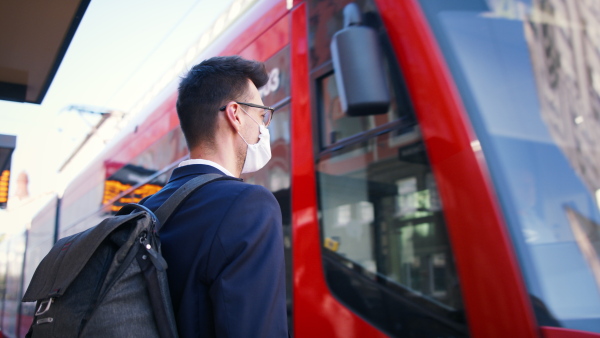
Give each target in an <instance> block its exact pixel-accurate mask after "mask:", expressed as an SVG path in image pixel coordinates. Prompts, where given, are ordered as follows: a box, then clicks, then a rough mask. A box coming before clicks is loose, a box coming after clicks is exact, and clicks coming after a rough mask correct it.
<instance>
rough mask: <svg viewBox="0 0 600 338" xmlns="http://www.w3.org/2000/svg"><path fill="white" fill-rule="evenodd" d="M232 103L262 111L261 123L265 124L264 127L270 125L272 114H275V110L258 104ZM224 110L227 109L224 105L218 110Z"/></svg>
mask: <svg viewBox="0 0 600 338" xmlns="http://www.w3.org/2000/svg"><path fill="white" fill-rule="evenodd" d="M233 102H235V103H237V104H241V105H244V106H248V107H254V108H260V109H263V110H264V111H265V115H263V123H264V124H265V127H268V126H269V124H271V119H272V118H273V113H274V112H275V108H271V107H267V106H261V105H260V104H254V103H247V102H238V101H233ZM225 108H227V106H226V105H225V106H223V107H221V108H219V110H220V111H224V110H225Z"/></svg>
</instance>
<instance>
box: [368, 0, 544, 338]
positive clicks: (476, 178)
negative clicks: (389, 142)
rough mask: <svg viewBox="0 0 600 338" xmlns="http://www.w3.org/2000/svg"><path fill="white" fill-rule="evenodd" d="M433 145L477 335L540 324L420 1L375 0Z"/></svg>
mask: <svg viewBox="0 0 600 338" xmlns="http://www.w3.org/2000/svg"><path fill="white" fill-rule="evenodd" d="M376 3H377V4H378V5H379V9H380V12H381V14H382V17H383V21H384V23H385V25H386V27H387V29H388V32H389V34H390V39H391V41H392V44H393V46H394V49H395V52H396V55H397V56H398V59H399V61H400V64H401V65H402V71H403V73H404V75H405V78H406V82H407V84H408V89H409V92H410V96H411V97H412V102H413V104H414V107H415V110H416V113H417V117H418V119H419V121H420V125H421V129H422V132H423V136H424V139H425V143H426V146H427V149H428V153H429V157H430V160H431V164H432V166H433V171H434V175H435V178H436V181H437V183H438V188H439V192H440V196H441V198H442V201H443V205H444V214H445V218H446V221H447V225H448V230H449V233H450V239H451V242H452V247H453V251H454V255H455V259H456V265H457V268H458V271H459V275H460V281H461V289H462V292H463V297H464V303H465V306H466V311H467V318H468V323H469V328H470V332H471V334H472V335H473V336H474V337H536V336H538V328H537V327H536V322H535V319H534V315H533V312H532V310H531V306H530V302H529V298H528V295H527V292H526V289H525V286H524V283H523V278H522V276H521V273H520V270H519V266H518V263H517V260H516V257H515V254H514V252H513V248H512V245H511V242H510V239H509V235H508V233H507V230H506V228H505V224H504V221H503V218H502V215H501V212H500V208H499V204H498V201H497V200H496V198H495V195H494V191H493V188H492V186H491V182H490V180H489V176H488V172H487V168H486V166H485V163H484V160H483V156H482V154H481V153H480V150H474V148H473V147H471V142H472V141H476V137H475V134H474V132H473V131H472V129H471V127H470V125H469V123H468V120H467V117H466V113H465V109H464V107H463V105H462V102H461V100H460V97H459V95H458V92H457V89H456V88H455V87H454V84H453V82H452V79H451V76H450V73H449V71H448V69H447V66H446V64H445V63H444V60H443V57H442V54H441V52H440V50H439V49H438V46H437V44H436V42H435V40H434V37H433V34H432V33H431V31H430V30H429V27H428V25H427V21H426V19H425V17H424V15H423V13H422V12H421V10H420V8H419V6H418V4H417V2H416V0H405V1H396V0H376Z"/></svg>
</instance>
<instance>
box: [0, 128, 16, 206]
mask: <svg viewBox="0 0 600 338" xmlns="http://www.w3.org/2000/svg"><path fill="white" fill-rule="evenodd" d="M16 145H17V137H16V136H13V135H3V134H0V209H5V208H6V204H7V203H8V184H9V183H10V158H11V157H12V153H13V151H14V150H15V146H16Z"/></svg>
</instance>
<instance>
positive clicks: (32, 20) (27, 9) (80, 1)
mask: <svg viewBox="0 0 600 338" xmlns="http://www.w3.org/2000/svg"><path fill="white" fill-rule="evenodd" d="M89 3H90V0H52V1H48V0H26V1H23V0H2V1H0V100H7V101H16V102H28V103H37V104H39V103H41V102H42V100H43V99H44V96H45V95H46V92H47V91H48V88H49V87H50V84H51V83H52V80H53V79H54V75H55V74H56V71H57V70H58V67H59V66H60V63H61V62H62V60H63V57H64V55H65V53H66V51H67V48H68V47H69V44H70V43H71V40H72V38H73V35H74V34H75V31H76V30H77V27H78V26H79V22H81V18H82V17H83V14H84V13H85V11H86V9H87V7H88V5H89Z"/></svg>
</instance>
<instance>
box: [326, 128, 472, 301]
mask: <svg viewBox="0 0 600 338" xmlns="http://www.w3.org/2000/svg"><path fill="white" fill-rule="evenodd" d="M411 135H412V138H404V139H403V140H402V138H401V137H400V136H394V134H393V133H388V134H385V135H382V136H379V137H376V138H372V139H369V140H366V141H364V142H361V143H358V144H355V145H353V146H349V147H345V148H343V149H341V150H338V151H335V152H332V153H330V154H328V155H326V156H324V157H323V158H322V159H321V160H320V161H319V163H318V177H319V196H320V203H321V223H322V229H323V240H324V242H323V243H324V247H325V248H326V249H328V250H330V251H332V252H335V253H336V254H337V255H339V256H342V257H343V258H344V259H347V260H349V261H351V262H353V263H355V264H358V265H360V266H361V267H362V268H364V270H365V271H366V272H368V273H371V274H376V275H378V276H380V277H384V278H385V279H386V280H387V281H391V282H394V283H396V284H398V285H400V286H402V287H404V288H406V289H409V290H411V291H412V292H414V293H415V294H418V295H420V296H422V297H424V298H426V299H428V300H429V301H431V302H434V303H436V304H438V305H440V306H442V307H444V308H447V309H455V308H456V307H457V306H458V305H459V303H460V294H459V290H458V287H457V285H458V281H457V277H456V271H455V268H454V264H453V261H452V253H451V250H450V244H449V242H448V236H447V234H446V230H445V225H444V220H443V217H442V213H441V206H440V202H439V198H438V197H437V196H438V195H437V189H436V184H435V180H434V179H433V175H432V174H431V171H430V170H431V169H430V167H429V165H428V163H427V162H426V161H422V157H421V158H419V157H418V156H415V149H416V150H417V151H420V152H423V151H424V147H423V146H422V144H421V143H420V135H419V133H418V132H417V131H416V130H413V132H412V133H411ZM409 148H410V149H413V151H410V152H405V151H404V150H406V149H409ZM403 154H410V155H403Z"/></svg>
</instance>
